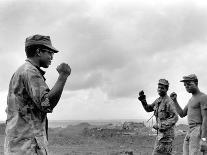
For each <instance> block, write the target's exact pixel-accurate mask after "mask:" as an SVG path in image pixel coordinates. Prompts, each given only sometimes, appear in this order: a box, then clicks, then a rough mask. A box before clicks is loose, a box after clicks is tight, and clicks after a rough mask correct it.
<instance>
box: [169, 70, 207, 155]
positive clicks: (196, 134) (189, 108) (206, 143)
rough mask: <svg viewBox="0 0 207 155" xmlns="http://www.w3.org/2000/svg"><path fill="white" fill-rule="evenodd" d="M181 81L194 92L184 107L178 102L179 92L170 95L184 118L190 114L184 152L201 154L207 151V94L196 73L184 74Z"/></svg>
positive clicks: (194, 154) (193, 154)
mask: <svg viewBox="0 0 207 155" xmlns="http://www.w3.org/2000/svg"><path fill="white" fill-rule="evenodd" d="M180 82H183V83H184V86H185V89H186V91H187V92H188V93H191V94H192V97H191V98H190V100H189V101H188V104H187V105H186V106H185V108H184V109H182V108H181V107H180V105H179V104H178V101H177V94H176V93H172V94H171V95H170V97H171V98H172V100H173V101H174V105H175V107H176V110H177V113H178V114H179V116H180V117H181V118H183V117H185V116H186V115H188V116H187V119H188V125H189V131H188V132H187V134H186V137H185V139H184V143H183V154H184V155H199V154H201V152H206V151H207V95H206V94H204V93H203V92H201V91H200V90H199V88H198V79H197V76H196V75H195V74H190V75H188V76H184V77H183V80H181V81H180ZM206 154H207V153H206Z"/></svg>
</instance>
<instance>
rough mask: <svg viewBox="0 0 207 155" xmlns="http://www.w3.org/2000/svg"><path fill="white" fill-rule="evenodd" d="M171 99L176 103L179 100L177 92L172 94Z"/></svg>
mask: <svg viewBox="0 0 207 155" xmlns="http://www.w3.org/2000/svg"><path fill="white" fill-rule="evenodd" d="M170 98H171V99H172V100H173V101H174V102H175V101H176V100H177V94H176V93H175V92H173V93H171V94H170Z"/></svg>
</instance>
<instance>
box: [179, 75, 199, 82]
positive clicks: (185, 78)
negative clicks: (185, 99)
mask: <svg viewBox="0 0 207 155" xmlns="http://www.w3.org/2000/svg"><path fill="white" fill-rule="evenodd" d="M185 81H198V78H197V76H196V75H195V74H190V75H187V76H183V80H181V81H180V82H185Z"/></svg>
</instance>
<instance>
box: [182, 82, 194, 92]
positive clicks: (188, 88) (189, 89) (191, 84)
mask: <svg viewBox="0 0 207 155" xmlns="http://www.w3.org/2000/svg"><path fill="white" fill-rule="evenodd" d="M184 86H185V89H186V91H187V92H189V93H192V92H193V91H194V90H195V89H196V88H197V85H196V83H195V82H194V81H184Z"/></svg>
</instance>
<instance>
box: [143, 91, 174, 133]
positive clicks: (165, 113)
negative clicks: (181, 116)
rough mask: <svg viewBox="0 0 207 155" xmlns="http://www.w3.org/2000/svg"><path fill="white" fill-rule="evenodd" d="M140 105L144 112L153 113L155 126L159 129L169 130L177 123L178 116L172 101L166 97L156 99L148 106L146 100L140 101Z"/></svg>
mask: <svg viewBox="0 0 207 155" xmlns="http://www.w3.org/2000/svg"><path fill="white" fill-rule="evenodd" d="M142 104H143V106H144V108H145V110H146V111H148V112H151V111H154V115H155V117H156V121H157V124H159V125H158V126H159V129H162V130H167V129H170V128H171V127H173V126H174V125H175V124H176V122H177V121H178V115H177V113H176V110H175V107H174V105H173V101H172V99H171V98H170V97H169V96H168V95H165V96H164V97H159V98H157V99H156V100H155V101H154V102H153V103H152V104H150V105H148V104H147V102H146V100H144V101H142Z"/></svg>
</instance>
